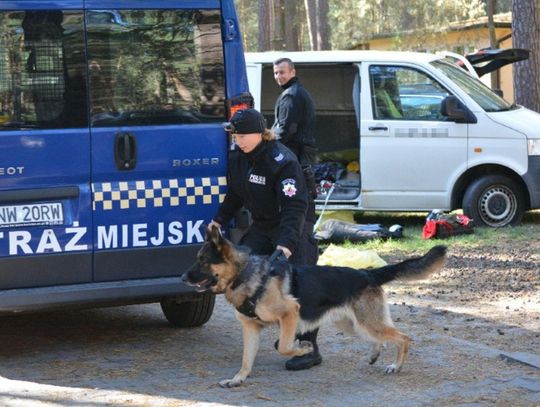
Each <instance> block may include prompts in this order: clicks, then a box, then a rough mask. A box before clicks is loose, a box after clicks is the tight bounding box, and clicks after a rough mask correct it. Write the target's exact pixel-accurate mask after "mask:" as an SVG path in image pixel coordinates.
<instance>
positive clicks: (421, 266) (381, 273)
mask: <svg viewBox="0 0 540 407" xmlns="http://www.w3.org/2000/svg"><path fill="white" fill-rule="evenodd" d="M445 257H446V246H434V247H433V248H431V249H430V251H429V252H427V253H426V254H424V255H423V256H422V257H414V258H412V259H408V260H405V261H403V262H401V263H397V264H390V265H388V266H383V267H380V268H376V269H371V270H370V273H369V275H370V279H371V281H370V285H374V286H381V285H383V284H385V283H388V282H390V281H392V280H395V279H399V280H404V281H414V280H423V279H426V278H428V277H429V276H431V274H433V273H435V272H436V271H438V270H439V269H441V268H442V266H443V265H444V260H445Z"/></svg>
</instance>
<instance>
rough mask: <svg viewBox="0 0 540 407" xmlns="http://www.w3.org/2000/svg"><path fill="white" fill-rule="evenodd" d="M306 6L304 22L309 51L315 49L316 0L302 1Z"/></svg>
mask: <svg viewBox="0 0 540 407" xmlns="http://www.w3.org/2000/svg"><path fill="white" fill-rule="evenodd" d="M304 4H305V6H306V20H307V25H308V32H309V45H310V48H311V50H316V49H317V5H316V0H304Z"/></svg>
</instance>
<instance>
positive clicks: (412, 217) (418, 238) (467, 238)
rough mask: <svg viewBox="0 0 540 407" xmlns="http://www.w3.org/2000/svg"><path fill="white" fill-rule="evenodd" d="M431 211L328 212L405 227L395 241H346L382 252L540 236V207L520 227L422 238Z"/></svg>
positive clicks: (337, 216) (332, 215)
mask: <svg viewBox="0 0 540 407" xmlns="http://www.w3.org/2000/svg"><path fill="white" fill-rule="evenodd" d="M426 216H427V213H425V212H420V213H418V212H412V213H411V212H391V213H389V212H357V213H354V212H352V211H334V212H328V213H325V216H324V219H323V222H324V220H326V219H339V220H343V221H347V222H356V223H363V224H373V223H377V224H381V225H383V226H385V227H390V226H392V225H394V224H399V225H402V226H403V232H404V233H403V236H404V237H403V238H402V239H391V240H386V241H383V240H379V239H377V240H372V241H369V242H366V243H350V242H346V243H344V246H345V247H355V248H358V249H361V250H375V251H376V252H377V253H379V254H384V253H391V252H400V251H403V252H408V253H414V252H419V253H423V252H426V251H427V250H429V249H430V248H431V247H433V246H435V245H438V244H445V245H447V246H451V247H453V248H459V247H463V248H476V247H482V246H496V245H501V246H503V245H504V243H505V242H507V241H510V240H512V241H522V242H524V244H526V242H528V241H531V240H534V239H537V236H539V235H540V210H536V211H530V212H527V213H526V214H525V216H524V218H523V222H522V223H521V224H520V225H519V226H513V227H505V228H498V229H495V228H487V227H475V229H474V233H473V234H470V235H461V236H454V237H450V238H447V239H429V240H423V239H422V227H423V226H424V223H425V219H426Z"/></svg>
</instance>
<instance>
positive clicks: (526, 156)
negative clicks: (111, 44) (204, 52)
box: [246, 51, 540, 227]
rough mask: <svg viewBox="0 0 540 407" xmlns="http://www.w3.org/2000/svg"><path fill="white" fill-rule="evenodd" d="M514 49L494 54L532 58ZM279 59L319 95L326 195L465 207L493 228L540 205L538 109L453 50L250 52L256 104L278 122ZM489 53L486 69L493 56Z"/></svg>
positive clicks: (401, 207)
mask: <svg viewBox="0 0 540 407" xmlns="http://www.w3.org/2000/svg"><path fill="white" fill-rule="evenodd" d="M484 54H487V53H484ZM511 54H512V55H509V53H508V52H499V53H495V52H493V53H492V56H493V58H496V57H501V58H502V59H504V60H505V61H507V62H508V61H509V62H513V61H515V60H518V59H519V58H521V59H523V58H522V57H523V55H522V54H523V52H518V53H516V54H515V55H514V53H511ZM281 57H289V58H290V59H291V60H292V61H293V62H294V63H295V66H296V71H297V75H298V76H299V78H300V80H301V82H302V83H303V85H304V86H305V87H306V89H307V90H308V91H309V92H310V93H311V95H312V97H313V99H314V101H315V105H316V120H317V123H316V134H315V137H316V140H317V146H318V148H319V157H318V158H319V160H318V161H319V163H318V164H317V165H316V166H315V178H316V181H317V182H318V185H319V196H318V201H317V202H318V204H319V205H322V204H324V203H325V202H327V204H328V206H327V208H328V209H334V210H340V209H348V210H360V211H362V210H375V211H430V210H432V209H444V210H454V209H459V208H462V209H463V210H464V212H465V213H466V214H467V215H469V216H470V217H472V218H473V219H474V221H475V222H476V224H478V225H487V226H492V227H500V226H506V225H514V224H517V223H519V222H520V220H521V218H522V216H523V213H524V212H525V211H526V210H530V209H537V208H540V114H538V113H536V112H533V111H530V110H528V109H526V108H524V107H521V106H518V105H515V104H511V103H509V102H507V101H505V100H504V99H503V98H502V97H500V96H499V95H498V94H496V93H495V92H493V91H491V90H490V89H489V88H488V87H487V86H485V85H484V84H483V83H481V81H480V80H478V77H474V76H473V75H471V74H469V73H467V72H466V71H465V70H464V69H462V68H461V67H459V66H456V64H455V63H454V60H451V59H450V58H448V57H446V56H444V55H433V54H428V53H412V52H386V51H316V52H291V53H283V52H266V53H248V54H246V64H247V70H248V81H249V85H250V91H251V93H252V94H253V97H254V99H255V107H256V108H257V109H260V110H261V111H262V112H263V114H264V115H265V116H266V117H267V120H268V121H269V122H270V123H272V122H273V120H274V103H275V101H276V98H277V97H278V95H279V93H280V92H281V89H280V88H279V87H278V86H277V85H276V83H275V81H274V78H273V66H272V62H273V61H275V60H276V59H278V58H281ZM502 59H501V61H502ZM501 61H498V62H496V63H494V64H493V68H494V69H496V68H498V67H500V66H501V65H502V62H501ZM480 62H482V67H483V69H482V70H481V73H480V74H483V73H487V72H488V71H487V68H489V67H488V66H487V65H485V63H486V62H487V61H486V55H484V56H483V57H482V59H481V60H480ZM319 207H320V206H319Z"/></svg>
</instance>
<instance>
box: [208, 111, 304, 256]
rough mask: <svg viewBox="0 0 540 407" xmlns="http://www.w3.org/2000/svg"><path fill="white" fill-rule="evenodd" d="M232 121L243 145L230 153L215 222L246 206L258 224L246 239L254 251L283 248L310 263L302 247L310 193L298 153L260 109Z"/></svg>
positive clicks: (236, 138)
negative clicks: (279, 136) (280, 139)
mask: <svg viewBox="0 0 540 407" xmlns="http://www.w3.org/2000/svg"><path fill="white" fill-rule="evenodd" d="M230 126H231V129H230V130H231V131H232V133H233V139H234V142H235V144H236V146H237V147H238V148H237V149H236V150H235V151H233V152H231V155H230V157H229V167H228V175H227V177H228V188H227V194H226V195H225V199H224V201H223V203H222V204H221V206H220V208H219V210H218V212H217V214H216V216H215V217H214V219H213V221H212V223H211V224H215V225H217V226H218V227H219V226H221V225H225V224H226V223H228V222H229V221H230V220H231V219H232V218H233V216H234V214H235V213H236V212H237V211H238V210H239V209H240V208H242V206H244V207H245V208H246V209H248V210H249V211H250V212H251V217H252V219H253V224H252V225H251V227H250V229H249V230H248V232H247V234H246V235H244V237H243V238H242V239H241V241H240V244H242V245H245V246H248V247H250V248H251V250H252V252H253V253H254V254H266V255H270V254H272V253H273V252H274V251H275V250H276V249H281V250H282V251H283V253H284V254H285V256H286V257H287V258H288V259H289V261H290V262H291V263H294V264H306V263H305V262H306V260H305V259H304V258H303V257H302V256H303V251H302V250H299V248H300V247H301V246H302V242H303V241H304V240H305V236H303V229H304V228H303V227H304V222H305V214H306V210H307V205H308V198H307V191H306V184H305V180H304V175H303V173H302V169H301V167H300V164H299V163H298V160H297V159H296V156H295V155H294V154H293V153H292V152H291V151H290V150H289V149H288V148H287V147H285V146H284V145H283V144H281V143H279V142H278V141H277V140H276V139H275V135H274V134H273V133H272V132H271V131H270V130H267V129H266V122H265V120H264V116H263V115H262V114H260V113H259V112H258V111H256V110H255V109H245V110H240V111H238V112H236V113H235V115H234V116H233V117H232V119H231V123H230Z"/></svg>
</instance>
